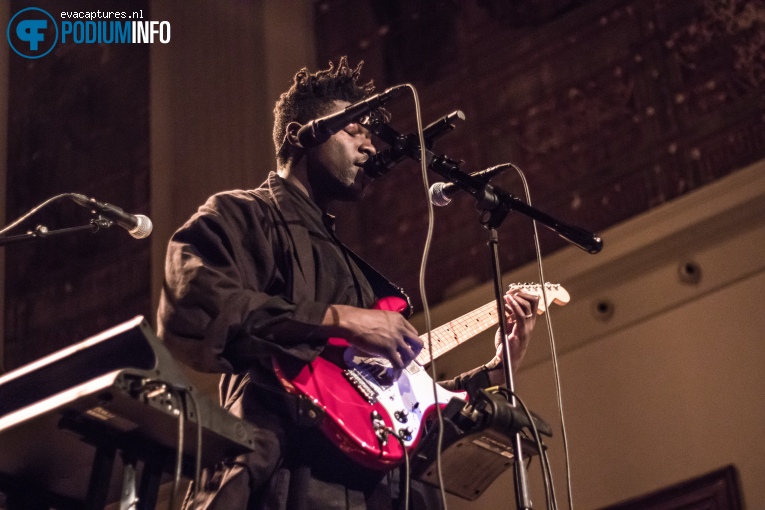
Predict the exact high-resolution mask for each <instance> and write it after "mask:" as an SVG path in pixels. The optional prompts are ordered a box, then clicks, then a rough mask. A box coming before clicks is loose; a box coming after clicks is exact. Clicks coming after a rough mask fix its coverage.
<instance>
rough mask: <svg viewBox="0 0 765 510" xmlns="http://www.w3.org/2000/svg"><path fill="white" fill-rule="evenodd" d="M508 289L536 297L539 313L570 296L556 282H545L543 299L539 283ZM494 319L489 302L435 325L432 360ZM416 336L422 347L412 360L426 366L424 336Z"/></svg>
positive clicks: (494, 309) (494, 311) (427, 356)
mask: <svg viewBox="0 0 765 510" xmlns="http://www.w3.org/2000/svg"><path fill="white" fill-rule="evenodd" d="M510 288H511V289H523V290H524V291H525V292H527V293H530V294H534V295H536V296H538V297H539V298H540V302H539V305H538V309H537V313H543V312H544V311H545V310H546V309H547V308H548V307H549V305H550V303H553V302H554V303H558V304H559V305H565V304H566V303H568V302H569V299H570V296H569V295H568V292H567V291H566V289H564V288H563V287H562V286H560V285H559V284H552V283H546V284H545V292H546V293H547V299H546V300H544V299H541V298H542V295H543V293H542V287H541V285H538V284H532V283H524V284H514V285H511V286H510ZM498 322H499V321H498V320H497V304H496V302H494V301H492V302H490V303H486V304H485V305H483V306H482V307H480V308H476V309H475V310H473V311H472V312H468V313H466V314H465V315H463V316H461V317H458V318H456V319H454V320H453V321H451V322H448V323H446V324H444V325H443V326H439V327H437V328H436V329H434V330H433V331H431V338H432V340H433V359H435V358H437V357H439V356H440V355H442V354H444V353H446V352H447V351H449V350H451V349H453V348H455V347H457V346H458V345H459V344H461V343H463V342H465V341H466V340H470V339H471V338H473V337H474V336H476V335H477V334H479V333H483V332H484V331H486V330H487V329H489V328H491V327H493V326H496V325H497V323H498ZM420 338H421V339H422V341H423V343H424V344H425V348H423V349H422V351H420V354H419V355H417V358H416V359H415V361H417V363H419V364H420V365H426V364H428V363H430V362H431V357H430V353H429V352H428V348H427V345H428V335H427V334H424V335H420Z"/></svg>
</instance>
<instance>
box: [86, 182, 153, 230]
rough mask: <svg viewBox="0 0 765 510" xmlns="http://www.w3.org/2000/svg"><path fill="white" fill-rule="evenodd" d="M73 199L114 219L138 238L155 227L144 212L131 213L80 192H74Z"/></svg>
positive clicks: (109, 218) (95, 211) (111, 219)
mask: <svg viewBox="0 0 765 510" xmlns="http://www.w3.org/2000/svg"><path fill="white" fill-rule="evenodd" d="M72 200H74V201H75V202H77V203H78V204H80V205H81V206H83V207H87V208H88V209H91V210H92V211H93V212H94V213H96V214H100V215H101V216H103V217H104V218H106V219H108V220H110V221H113V222H114V223H116V224H117V225H119V226H120V227H122V228H124V229H125V230H127V231H128V232H129V233H130V235H131V236H133V237H134V238H136V239H143V238H144V237H149V234H151V231H152V229H153V228H154V225H152V223H151V220H150V219H149V218H148V216H144V215H143V214H130V213H127V212H125V211H123V210H122V209H120V208H119V207H117V206H116V205H112V204H107V203H106V202H99V201H98V200H96V199H95V198H88V197H86V196H85V195H80V194H79V193H72Z"/></svg>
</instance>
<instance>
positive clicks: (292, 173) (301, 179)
mask: <svg viewBox="0 0 765 510" xmlns="http://www.w3.org/2000/svg"><path fill="white" fill-rule="evenodd" d="M276 172H277V173H278V174H279V177H281V178H282V179H284V180H285V181H288V182H289V183H291V184H293V185H295V186H296V187H297V188H298V189H299V190H300V191H302V192H303V193H305V194H306V196H307V197H308V198H309V199H310V200H311V201H313V202H314V203H315V204H316V205H317V206H318V207H319V209H321V211H322V212H327V207H328V205H329V203H323V201H321V200H320V196H319V195H317V194H316V193H315V190H314V189H313V187H312V186H311V182H310V180H309V179H308V172H307V168H306V165H305V159H301V160H300V161H298V163H297V164H293V163H291V162H288V163H287V164H285V165H280V166H279V167H278V168H277V170H276Z"/></svg>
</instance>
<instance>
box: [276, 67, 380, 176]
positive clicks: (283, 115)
mask: <svg viewBox="0 0 765 510" xmlns="http://www.w3.org/2000/svg"><path fill="white" fill-rule="evenodd" d="M363 64H364V62H363V61H362V62H359V65H357V66H356V67H355V68H351V67H350V66H349V65H348V57H340V62H339V63H338V65H337V68H335V66H334V64H333V63H332V62H331V61H330V63H329V69H325V70H322V71H317V72H315V73H311V72H309V71H308V69H307V68H305V67H304V68H303V69H301V70H300V71H298V72H297V74H296V75H295V79H294V82H293V83H292V86H291V87H290V88H289V90H288V91H287V92H285V93H283V94H282V95H281V96H280V97H279V100H278V101H277V102H276V106H275V107H274V134H273V137H274V146H275V147H276V161H277V162H278V164H279V165H283V164H285V163H286V162H287V160H288V159H289V154H290V151H289V146H288V144H286V143H283V142H284V135H285V129H286V128H287V125H289V123H290V122H298V123H300V124H305V123H306V122H308V121H310V120H311V119H314V118H316V117H320V116H322V115H324V114H325V113H326V112H327V109H328V107H329V106H330V105H331V104H332V102H333V101H336V100H337V101H348V102H349V103H355V102H357V101H360V100H362V99H364V98H365V97H368V96H369V95H371V94H372V92H373V91H374V88H375V87H374V84H373V83H372V81H369V82H367V83H365V84H363V85H360V84H359V83H358V80H359V75H360V74H361V66H362V65H363Z"/></svg>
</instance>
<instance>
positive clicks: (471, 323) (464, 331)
mask: <svg viewBox="0 0 765 510" xmlns="http://www.w3.org/2000/svg"><path fill="white" fill-rule="evenodd" d="M498 322H499V321H497V303H495V302H494V301H492V302H491V303H486V304H485V305H483V306H482V307H480V308H477V309H475V310H473V311H472V312H469V313H466V314H465V315H463V316H461V317H457V318H456V319H454V320H453V321H450V322H447V323H446V324H444V325H443V326H439V327H437V328H435V329H434V330H432V331H431V333H430V336H431V339H432V340H433V358H437V357H439V356H440V355H442V354H444V353H445V352H447V351H450V350H451V349H453V348H455V347H457V346H458V345H459V344H461V343H463V342H465V341H466V340H470V339H471V338H473V337H474V336H476V335H477V334H479V333H482V332H484V331H486V330H487V329H489V328H491V327H492V326H496V325H497V323H498ZM420 338H421V339H422V341H423V342H424V343H425V348H423V349H422V351H420V354H419V355H418V356H417V359H416V360H417V363H419V364H420V365H426V364H428V363H430V361H431V358H430V353H429V352H428V347H427V344H428V335H427V333H426V334H424V335H421V336H420Z"/></svg>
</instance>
